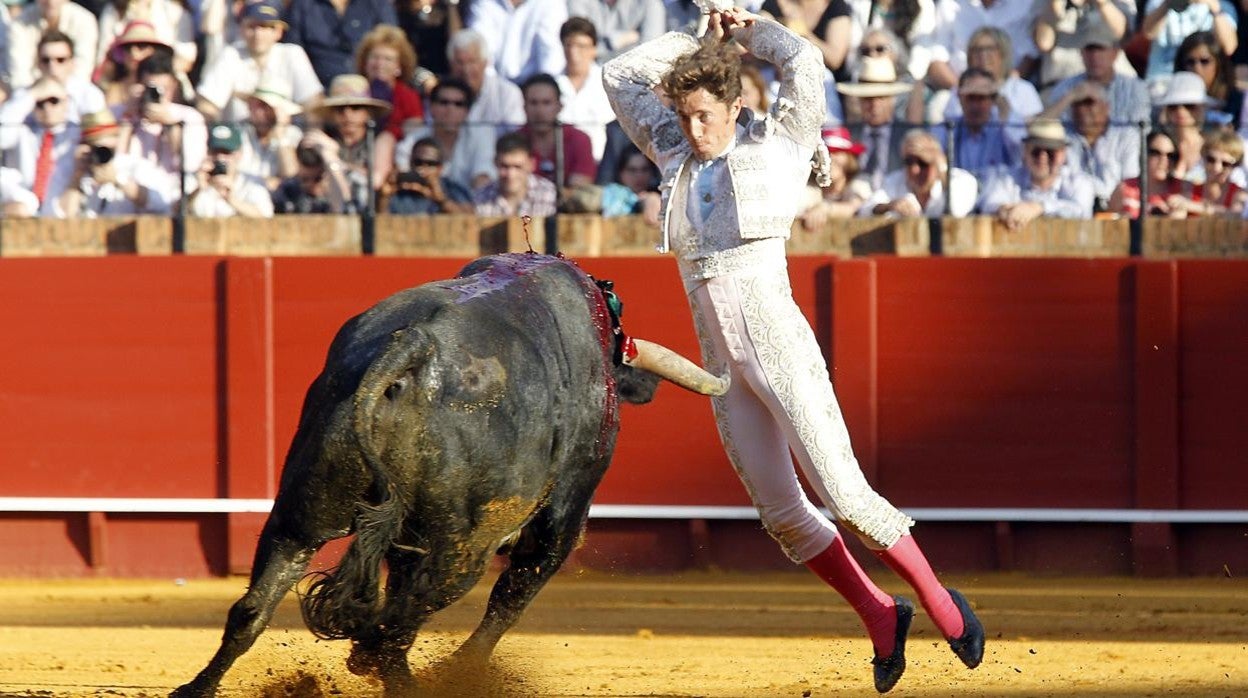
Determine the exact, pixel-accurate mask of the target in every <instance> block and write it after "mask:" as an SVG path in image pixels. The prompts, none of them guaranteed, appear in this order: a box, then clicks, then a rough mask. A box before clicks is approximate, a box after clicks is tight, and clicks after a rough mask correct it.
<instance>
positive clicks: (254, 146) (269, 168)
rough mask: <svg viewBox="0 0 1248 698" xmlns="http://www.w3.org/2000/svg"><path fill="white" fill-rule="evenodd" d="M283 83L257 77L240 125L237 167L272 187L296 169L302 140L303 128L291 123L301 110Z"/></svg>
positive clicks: (292, 173)
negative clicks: (241, 142) (240, 145)
mask: <svg viewBox="0 0 1248 698" xmlns="http://www.w3.org/2000/svg"><path fill="white" fill-rule="evenodd" d="M285 89H286V86H285V84H284V83H279V82H278V81H276V80H273V81H270V80H269V78H265V77H262V78H260V84H259V85H256V91H255V92H252V93H251V95H250V96H248V97H247V111H248V113H249V114H250V116H249V117H248V119H247V120H246V121H245V122H244V123H243V125H242V131H243V155H242V159H241V161H240V162H239V165H238V169H239V171H240V172H242V173H243V174H248V175H252V176H254V177H259V178H260V179H262V180H264V183H265V186H267V187H268V188H269V190H270V191H272V190H273V189H274V188H276V187H277V185H278V184H280V183H281V182H282V180H284V179H287V178H289V177H293V176H295V174H296V171H297V170H298V167H299V166H298V162H297V158H296V157H295V149H296V148H297V147H298V146H299V143H300V141H302V140H303V130H302V129H300V128H299V127H298V126H296V125H294V124H293V123H291V119H292V117H294V116H295V115H296V114H299V113H300V112H301V111H303V109H302V107H300V106H299V105H298V104H296V103H295V102H294V101H293V100H291V99H290V95H289V93H287V92H285V91H284V90H285Z"/></svg>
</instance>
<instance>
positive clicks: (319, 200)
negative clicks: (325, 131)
mask: <svg viewBox="0 0 1248 698" xmlns="http://www.w3.org/2000/svg"><path fill="white" fill-rule="evenodd" d="M295 159H296V160H297V161H298V163H299V173H298V174H297V175H296V176H294V177H289V178H287V179H284V180H282V183H281V184H280V185H278V187H277V191H275V192H273V212H274V213H277V214H285V213H301V214H310V213H314V214H325V213H355V212H356V208H355V205H354V203H353V202H352V201H351V200H350V195H349V187H348V185H347V183H346V179H345V178H343V177H342V175H341V169H340V170H339V173H338V175H337V176H334V175H333V173H331V172H330V170H329V166H328V165H327V164H326V161H325V158H324V157H323V156H322V155H321V148H319V147H317V146H313V145H305V144H300V145H299V147H298V148H296V149H295Z"/></svg>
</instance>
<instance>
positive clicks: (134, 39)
mask: <svg viewBox="0 0 1248 698" xmlns="http://www.w3.org/2000/svg"><path fill="white" fill-rule="evenodd" d="M130 44H154V45H156V46H162V47H164V48H167V49H169V50H170V51H172V50H173V45H172V44H170V43H169V42H168V41H166V40H165V39H164V38H162V37H161V36H160V34H157V33H156V28H155V27H153V26H152V25H151V24H149V23H148V22H144V21H143V20H141V19H136V20H134V21H132V22H130V23H128V24H126V27H125V29H123V30H122V31H121V34H119V35H117V38H116V39H114V40H113V48H114V49H117V48H121V47H123V46H128V45H130Z"/></svg>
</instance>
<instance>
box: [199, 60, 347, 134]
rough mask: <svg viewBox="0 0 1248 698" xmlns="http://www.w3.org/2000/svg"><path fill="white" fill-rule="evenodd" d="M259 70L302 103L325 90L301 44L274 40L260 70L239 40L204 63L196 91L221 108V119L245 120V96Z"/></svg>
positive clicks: (249, 91)
mask: <svg viewBox="0 0 1248 698" xmlns="http://www.w3.org/2000/svg"><path fill="white" fill-rule="evenodd" d="M261 74H263V75H264V76H265V77H266V78H268V79H269V80H271V81H273V85H274V86H275V87H278V88H279V89H280V88H282V87H284V88H285V90H286V94H288V95H290V98H291V99H293V100H294V101H295V102H297V103H299V104H302V105H305V106H306V105H307V104H308V103H309V102H310V101H312V100H313V99H314V98H316V97H317V96H318V95H321V94H323V93H324V92H325V88H324V86H323V85H321V81H320V79H319V78H317V77H316V71H315V70H313V69H312V61H310V60H308V54H307V53H305V52H304V50H303V47H301V46H298V45H296V44H282V43H279V44H274V45H273V48H272V49H270V50H269V55H268V56H266V57H265V60H264V70H263V71H261V69H260V65H259V64H258V63H257V62H256V59H255V57H254V56H252V55H251V52H250V51H248V50H247V45H246V44H244V43H243V42H241V41H240V42H238V43H235V44H231V45H230V46H226V47H225V48H224V49H222V51H221V55H220V56H218V57H217V60H216V61H214V62H213V63H212V65H209V66H205V68H204V74H203V75H202V76H201V77H200V79H199V87H198V88H197V90H196V91H197V92H198V93H199V96H200V97H203V98H204V99H206V100H208V101H209V102H212V104H213V105H214V106H216V107H217V108H218V109H220V110H221V120H222V121H246V120H247V119H248V118H249V117H250V116H251V114H250V113H249V112H248V111H247V102H246V101H245V98H246V96H247V95H250V94H251V93H253V92H255V91H256V85H257V84H258V83H259V82H260V76H261Z"/></svg>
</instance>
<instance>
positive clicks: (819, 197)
mask: <svg viewBox="0 0 1248 698" xmlns="http://www.w3.org/2000/svg"><path fill="white" fill-rule="evenodd" d="M823 143H824V145H826V146H827V147H828V155H829V156H831V166H830V167H829V168H828V179H829V182H828V185H827V186H825V187H823V188H822V189H820V188H819V187H811V188H813V189H815V196H814V197H813V198H815V201H814V202H813V203H811V204H810V205H809V206H807V207H806V208H805V210H803V211H802V213H801V214H800V215H799V217H798V219H799V220H800V221H801V222H802V227H804V228H806V229H807V230H818V229H820V228H822V227H823V226H824V225H825V224H826V223H827V222H828V220H829V219H832V218H850V217H852V216H854V215H855V214H856V213H857V212H858V209H859V208H861V207H862V204H863V203H864V202H866V200H867V199H869V198H871V193H872V192H871V183H870V182H868V181H867V180H866V179H863V178H862V177H859V176H858V172H859V170H858V156H859V155H862V151H863V145H862V144H861V143H855V142H854V141H853V140H852V139H851V138H850V137H849V129H847V128H845V127H844V126H835V127H832V128H825V129H823Z"/></svg>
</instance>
